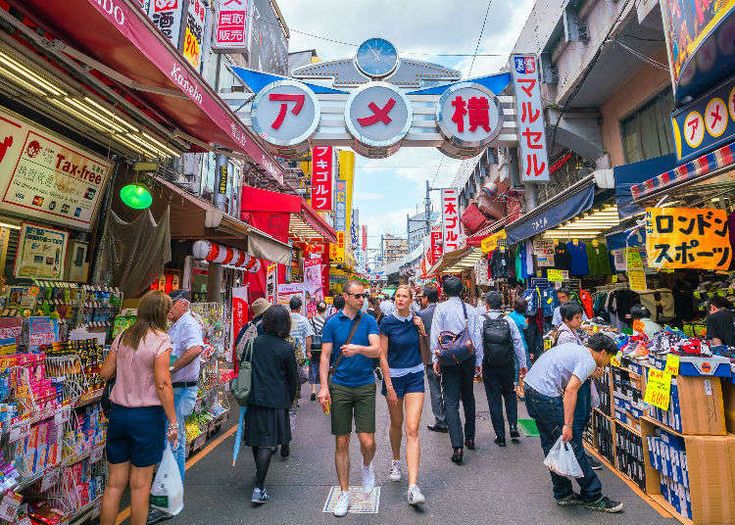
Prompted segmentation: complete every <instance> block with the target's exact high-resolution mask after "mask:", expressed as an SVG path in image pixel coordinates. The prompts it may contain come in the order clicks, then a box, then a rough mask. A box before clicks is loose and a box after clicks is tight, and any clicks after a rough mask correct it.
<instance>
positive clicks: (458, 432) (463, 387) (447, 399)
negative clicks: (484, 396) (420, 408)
mask: <svg viewBox="0 0 735 525" xmlns="http://www.w3.org/2000/svg"><path fill="white" fill-rule="evenodd" d="M441 372H442V388H443V389H444V412H445V415H446V419H447V426H448V427H449V438H450V440H451V441H452V448H464V438H467V439H469V440H473V441H474V439H475V417H476V415H475V392H474V391H473V389H472V385H473V382H474V380H475V359H474V357H471V358H469V359H466V360H465V361H463V362H462V363H460V364H459V365H456V364H453V365H442V367H441ZM460 400H461V401H462V406H463V408H464V435H463V433H462V420H461V419H460V417H459V402H460Z"/></svg>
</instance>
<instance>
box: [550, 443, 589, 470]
mask: <svg viewBox="0 0 735 525" xmlns="http://www.w3.org/2000/svg"><path fill="white" fill-rule="evenodd" d="M544 465H546V467H547V468H548V469H549V470H550V471H552V472H554V473H556V474H559V475H560V476H565V477H567V478H583V477H584V473H583V472H582V467H580V466H579V462H578V461H577V457H576V456H575V455H574V449H573V448H572V444H571V443H564V441H562V439H561V438H559V439H558V440H557V441H556V443H554V446H553V447H551V450H549V454H548V455H547V456H546V459H544Z"/></svg>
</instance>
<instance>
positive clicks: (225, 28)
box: [213, 0, 250, 51]
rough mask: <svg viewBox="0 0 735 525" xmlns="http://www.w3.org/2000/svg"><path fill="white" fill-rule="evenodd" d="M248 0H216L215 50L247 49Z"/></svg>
mask: <svg viewBox="0 0 735 525" xmlns="http://www.w3.org/2000/svg"><path fill="white" fill-rule="evenodd" d="M248 2H249V0H217V13H216V15H215V16H216V18H215V29H214V43H213V47H214V49H215V50H217V51H220V50H225V49H226V50H236V49H247V47H248V20H249V18H248V12H249V11H250V9H249V6H248Z"/></svg>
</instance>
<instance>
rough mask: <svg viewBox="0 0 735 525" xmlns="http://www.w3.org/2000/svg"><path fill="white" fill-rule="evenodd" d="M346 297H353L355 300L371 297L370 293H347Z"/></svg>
mask: <svg viewBox="0 0 735 525" xmlns="http://www.w3.org/2000/svg"><path fill="white" fill-rule="evenodd" d="M345 295H351V296H352V297H354V298H355V299H367V298H368V297H370V294H369V293H345Z"/></svg>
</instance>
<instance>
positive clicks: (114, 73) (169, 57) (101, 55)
mask: <svg viewBox="0 0 735 525" xmlns="http://www.w3.org/2000/svg"><path fill="white" fill-rule="evenodd" d="M11 3H12V4H17V6H18V7H19V8H20V9H22V10H24V11H26V12H28V13H29V14H31V15H32V17H33V18H37V19H39V21H40V22H41V23H43V24H44V25H45V26H46V27H52V28H54V32H55V33H56V34H58V35H59V36H60V37H61V38H63V39H64V40H65V44H68V45H70V46H73V48H74V49H75V50H78V51H81V52H82V53H84V54H85V55H87V56H88V57H91V58H92V59H93V61H96V63H95V64H88V65H90V66H92V67H93V68H94V69H100V70H102V72H103V73H104V74H106V75H109V76H111V77H112V78H114V79H115V80H119V79H120V78H124V79H125V80H126V81H128V82H127V84H128V87H130V88H132V89H134V90H137V91H138V93H139V95H140V97H141V98H142V99H144V100H145V101H146V102H148V103H149V104H150V105H151V107H154V108H156V109H157V110H158V111H160V112H161V113H163V114H164V115H165V116H166V117H168V118H169V119H170V121H171V122H173V123H175V125H176V126H178V127H179V128H181V129H182V130H183V131H185V132H186V133H188V134H189V135H191V136H193V137H195V138H196V139H198V140H200V141H201V142H203V143H207V144H209V145H210V147H212V148H216V147H222V148H226V149H229V150H232V151H233V152H242V153H244V154H246V155H247V156H248V157H250V158H251V159H252V160H253V161H254V162H255V163H256V164H257V165H258V166H260V167H261V169H262V170H263V171H264V172H265V173H267V174H268V176H270V177H271V178H272V179H273V180H275V181H277V182H278V183H279V184H280V185H283V179H284V175H285V172H284V170H283V168H281V166H280V165H279V164H278V162H277V161H276V160H275V158H274V157H273V156H272V155H271V154H270V153H269V152H268V150H267V149H266V148H265V146H264V145H263V144H262V143H261V142H260V140H259V139H257V138H256V136H255V135H253V133H252V132H251V131H250V130H248V129H247V128H246V127H245V126H244V125H243V124H242V123H241V122H240V120H239V119H238V118H237V117H236V116H235V114H234V113H233V112H232V110H230V108H229V107H228V106H227V104H226V103H225V102H224V101H223V100H222V99H221V98H220V97H219V96H218V95H217V93H216V92H215V91H214V90H213V89H212V88H211V87H210V86H209V85H208V84H207V82H206V81H205V80H204V78H203V77H202V76H201V75H200V74H199V73H197V72H196V71H195V70H194V68H192V67H191V66H190V65H189V63H188V62H187V61H186V59H184V57H183V56H182V55H181V54H180V53H179V51H178V50H177V49H176V48H175V47H174V46H173V45H172V44H171V43H170V42H169V41H168V39H167V38H166V37H165V36H164V35H163V34H162V33H161V32H160V31H158V29H157V28H156V27H155V26H154V25H153V24H152V23H151V22H150V20H149V19H148V17H147V15H146V14H145V13H144V12H143V11H142V10H141V9H140V8H139V7H137V6H136V5H135V2H134V0H105V1H101V0H22V1H20V0H11ZM62 47H63V46H62ZM68 52H69V53H71V54H72V55H74V53H73V50H71V49H70V50H69V51H68ZM75 58H77V59H78V60H81V61H84V60H85V57H84V56H79V55H78V56H75Z"/></svg>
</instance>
